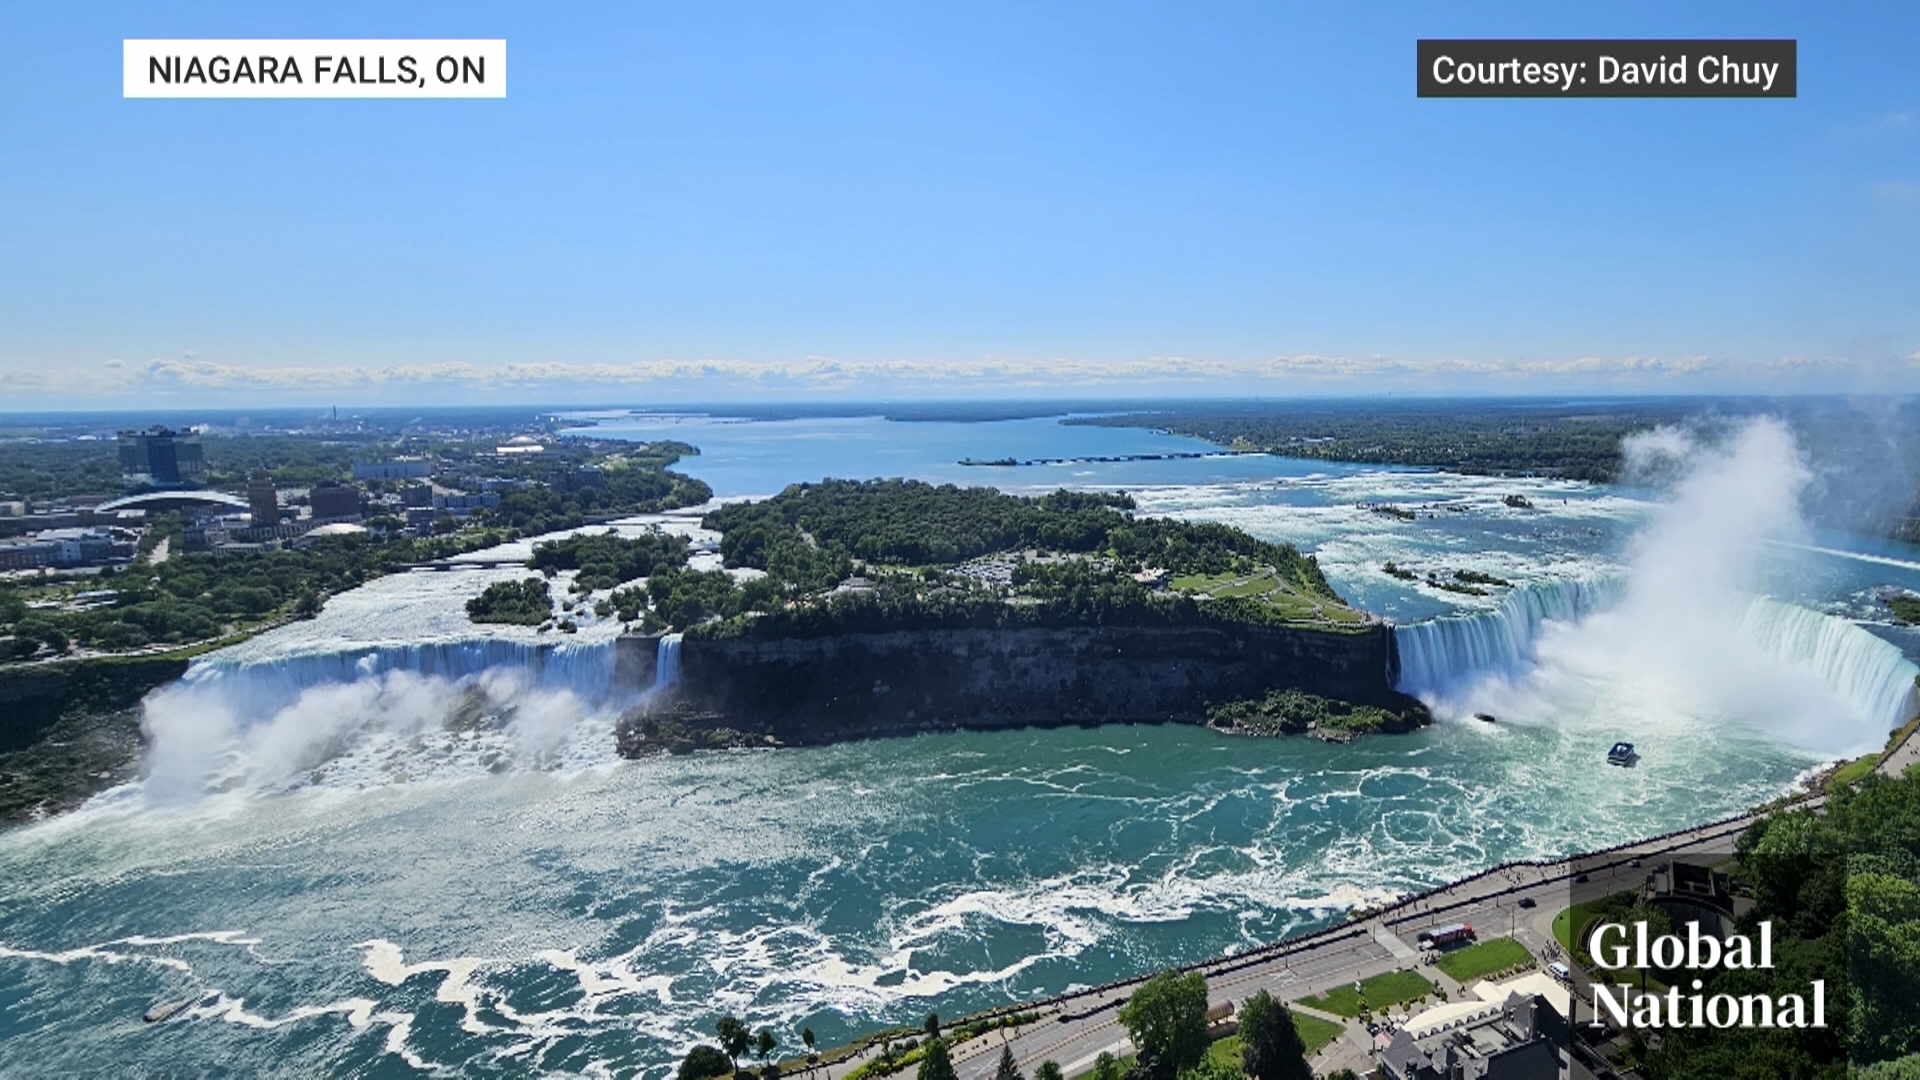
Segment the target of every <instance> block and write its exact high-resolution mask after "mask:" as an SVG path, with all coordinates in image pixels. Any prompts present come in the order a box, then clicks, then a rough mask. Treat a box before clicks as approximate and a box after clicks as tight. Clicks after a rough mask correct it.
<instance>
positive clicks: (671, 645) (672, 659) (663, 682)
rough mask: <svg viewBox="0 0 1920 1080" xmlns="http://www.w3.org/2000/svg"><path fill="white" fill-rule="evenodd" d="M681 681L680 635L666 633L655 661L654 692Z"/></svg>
mask: <svg viewBox="0 0 1920 1080" xmlns="http://www.w3.org/2000/svg"><path fill="white" fill-rule="evenodd" d="M679 681H680V635H679V634H664V635H662V636H661V638H660V644H659V646H658V651H656V652H655V653H654V661H653V691H652V692H653V693H655V694H659V693H660V692H661V691H664V690H666V689H667V688H669V687H671V686H672V685H673V684H674V683H677V682H679Z"/></svg>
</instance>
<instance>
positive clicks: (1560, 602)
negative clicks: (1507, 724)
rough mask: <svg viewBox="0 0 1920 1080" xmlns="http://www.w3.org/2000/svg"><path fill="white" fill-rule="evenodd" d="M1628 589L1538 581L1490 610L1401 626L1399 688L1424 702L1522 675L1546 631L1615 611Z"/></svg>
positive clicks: (1602, 581) (1604, 582) (1609, 580)
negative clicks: (1551, 624) (1473, 683)
mask: <svg viewBox="0 0 1920 1080" xmlns="http://www.w3.org/2000/svg"><path fill="white" fill-rule="evenodd" d="M1623 587H1624V586H1623V582H1622V581H1621V579H1619V578H1616V577H1602V578H1593V579H1561V580H1554V581H1542V582H1536V583H1534V584H1532V585H1526V586H1523V587H1521V588H1517V589H1514V590H1513V591H1512V592H1511V593H1509V594H1508V595H1507V597H1506V599H1504V600H1502V601H1501V602H1500V604H1499V605H1498V606H1497V607H1494V608H1491V609H1488V610H1486V611H1478V612H1474V613H1473V614H1470V615H1448V616H1443V617H1441V618H1437V619H1428V620H1425V621H1423V622H1417V623H1410V624H1408V625H1405V626H1399V627H1395V628H1394V632H1393V640H1394V644H1395V646H1396V647H1397V650H1398V652H1399V654H1400V673H1399V678H1398V679H1396V680H1395V686H1396V687H1398V689H1399V690H1401V691H1402V692H1403V693H1407V694H1412V695H1414V696H1415V697H1420V696H1423V695H1433V694H1437V693H1439V692H1441V691H1442V690H1445V689H1447V688H1448V687H1450V686H1452V685H1454V684H1456V683H1458V682H1459V681H1460V680H1462V679H1465V678H1470V677H1473V676H1478V675H1484V674H1488V673H1498V672H1510V671H1514V670H1517V669H1518V668H1519V667H1521V666H1522V665H1524V664H1525V663H1526V662H1527V661H1529V660H1531V659H1532V658H1533V646H1534V641H1535V639H1536V638H1537V637H1538V635H1539V633H1540V628H1541V626H1543V625H1544V624H1545V623H1547V622H1548V621H1559V622H1577V621H1579V620H1580V619H1583V618H1585V617H1586V616H1588V615H1590V614H1592V613H1594V612H1596V611H1600V610H1602V609H1604V608H1607V607H1610V606H1611V605H1613V604H1614V603H1615V602H1617V601H1618V600H1619V598H1620V596H1621V595H1622V592H1623Z"/></svg>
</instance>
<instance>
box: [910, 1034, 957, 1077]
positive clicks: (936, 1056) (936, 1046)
mask: <svg viewBox="0 0 1920 1080" xmlns="http://www.w3.org/2000/svg"><path fill="white" fill-rule="evenodd" d="M914 1080H959V1074H957V1073H955V1072H954V1070H953V1058H952V1057H951V1056H949V1055H948V1053H947V1040H945V1039H929V1040H927V1043H926V1046H925V1048H924V1050H923V1051H922V1052H921V1056H920V1068H919V1071H917V1072H916V1073H914Z"/></svg>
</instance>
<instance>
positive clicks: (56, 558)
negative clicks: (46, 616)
mask: <svg viewBox="0 0 1920 1080" xmlns="http://www.w3.org/2000/svg"><path fill="white" fill-rule="evenodd" d="M134 549H135V541H134V540H133V537H132V534H131V533H128V532H126V531H124V530H120V531H117V532H116V531H109V530H107V529H45V530H42V531H41V532H38V533H35V534H34V535H33V536H32V537H30V538H28V539H25V540H9V541H6V542H3V543H0V570H31V569H34V568H35V567H41V566H60V567H67V566H99V565H101V564H103V563H109V562H112V561H114V560H115V559H131V558H133V555H134Z"/></svg>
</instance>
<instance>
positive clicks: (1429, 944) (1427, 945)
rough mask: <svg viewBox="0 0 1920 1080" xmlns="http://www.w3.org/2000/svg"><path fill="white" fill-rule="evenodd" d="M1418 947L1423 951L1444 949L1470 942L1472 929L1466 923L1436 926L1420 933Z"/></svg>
mask: <svg viewBox="0 0 1920 1080" xmlns="http://www.w3.org/2000/svg"><path fill="white" fill-rule="evenodd" d="M1419 938H1420V947H1421V948H1423V949H1444V948H1446V947H1447V946H1449V945H1452V944H1454V943H1455V942H1460V941H1472V940H1473V927H1471V926H1468V925H1467V924H1466V923H1451V924H1449V925H1446V926H1436V927H1434V928H1433V929H1431V930H1422V931H1420V935H1419Z"/></svg>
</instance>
